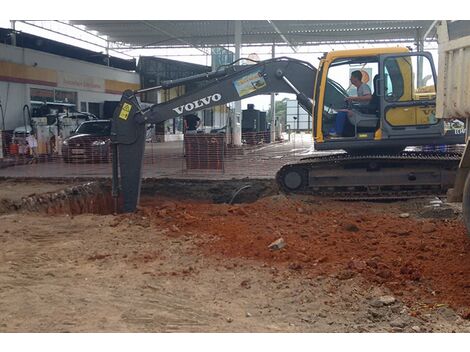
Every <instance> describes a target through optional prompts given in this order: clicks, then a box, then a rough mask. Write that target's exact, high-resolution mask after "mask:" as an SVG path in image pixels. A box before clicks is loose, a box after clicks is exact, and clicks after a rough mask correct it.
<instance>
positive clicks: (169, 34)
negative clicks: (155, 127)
mask: <svg viewBox="0 0 470 352" xmlns="http://www.w3.org/2000/svg"><path fill="white" fill-rule="evenodd" d="M142 23H144V24H145V25H146V26H148V27H150V28H152V29H154V30H156V31H158V32H160V33H163V34H165V35H167V36H169V37H172V38H173V39H176V40H177V41H179V42H181V43H184V44H186V45H189V46H191V47H193V48H195V49H197V50H199V51H202V52H203V53H204V54H206V55H209V53H208V52H207V51H205V50H203V49H201V48H199V47H197V46H196V45H193V44H192V43H190V42H187V41H186V40H183V39H181V38H178V37H177V36H174V35H173V34H171V33H169V32H167V31H165V30H164V29H161V28H158V27H157V26H155V25H154V24H152V23H149V22H148V21H142Z"/></svg>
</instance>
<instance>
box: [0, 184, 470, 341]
mask: <svg viewBox="0 0 470 352" xmlns="http://www.w3.org/2000/svg"><path fill="white" fill-rule="evenodd" d="M0 183H1V184H0V186H1V187H0V189H1V191H0V199H1V201H2V204H9V202H10V203H12V204H13V203H14V202H18V201H19V199H21V198H23V199H24V197H30V198H31V199H33V198H34V197H36V200H37V199H43V198H41V194H43V193H54V192H59V191H60V190H61V189H63V188H64V187H68V186H70V184H67V185H65V184H57V183H50V182H46V181H43V182H40V181H35V182H21V183H20V182H15V181H14V180H7V181H5V180H4V181H1V182H0ZM215 187H216V186H215ZM246 192H249V190H246ZM242 193H243V192H242ZM169 194H171V190H168V192H167V193H166V194H164V195H163V194H160V195H158V194H156V195H152V196H146V197H143V199H142V202H141V207H140V209H139V211H138V212H137V213H135V214H126V215H124V214H121V215H112V214H109V215H98V214H78V212H77V211H73V209H72V208H68V210H67V209H66V208H64V207H63V206H62V207H51V206H50V205H47V204H46V205H43V206H42V208H41V207H40V208H38V209H40V210H38V211H34V212H33V211H30V210H29V211H27V210H24V209H22V208H21V207H18V208H17V210H16V211H13V210H12V208H11V207H6V206H5V207H4V208H1V209H0V213H1V214H0V222H1V224H2V225H1V230H0V246H1V251H0V332H412V333H419V332H470V320H469V318H470V276H469V275H468V273H469V272H470V237H468V236H467V235H466V232H465V229H464V226H463V225H462V222H461V221H460V219H459V214H460V209H459V206H458V205H448V204H445V202H444V203H440V201H439V200H437V199H429V198H428V199H418V200H416V199H415V200H409V201H400V202H389V203H377V202H375V203H370V202H334V201H328V200H324V199H315V198H312V197H305V196H304V197H294V196H285V195H282V194H276V192H274V191H270V192H267V194H265V195H264V196H263V197H261V198H260V199H258V200H257V201H255V202H251V203H242V204H232V205H231V204H226V203H219V204H216V203H214V202H212V201H208V200H204V199H202V198H203V197H201V199H198V200H194V199H184V197H183V196H182V194H184V192H175V194H178V196H177V197H175V196H174V197H169V196H168V195H169ZM207 199H210V197H209V196H208V197H207ZM240 199H241V198H240ZM38 202H39V203H41V202H44V201H38ZM41 204H42V203H41ZM41 204H39V205H41ZM103 213H106V211H103ZM280 239H282V240H280ZM275 241H278V242H277V244H275V245H272V246H271V248H268V247H269V246H270V244H272V243H273V242H275Z"/></svg>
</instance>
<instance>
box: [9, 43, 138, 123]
mask: <svg viewBox="0 0 470 352" xmlns="http://www.w3.org/2000/svg"><path fill="white" fill-rule="evenodd" d="M0 60H2V61H8V62H13V63H16V64H23V65H27V66H31V67H38V68H46V69H51V70H55V71H58V72H64V73H66V74H72V75H77V76H87V77H93V78H96V79H98V80H106V79H108V80H115V81H121V82H127V83H133V84H140V78H139V75H138V74H137V73H136V72H129V71H125V70H120V69H116V68H112V67H106V66H102V65H96V64H92V63H88V62H83V61H80V60H76V59H70V58H66V57H62V56H58V55H53V54H48V53H43V52H39V51H35V50H30V49H24V48H18V47H14V46H11V45H4V44H0ZM30 88H44V89H60V90H66V91H73V92H77V99H78V101H77V110H80V103H81V102H87V103H89V102H92V103H103V102H104V101H105V100H120V98H121V95H120V94H109V93H106V92H98V91H91V90H84V89H71V88H64V87H61V86H57V87H50V86H42V85H36V84H23V83H12V82H6V81H0V103H1V104H2V106H3V110H4V112H5V129H6V130H11V129H14V128H15V127H18V126H20V125H22V124H23V111H22V109H23V106H24V105H25V104H28V105H29V102H30ZM1 128H2V125H1V121H0V129H1Z"/></svg>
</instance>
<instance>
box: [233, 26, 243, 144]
mask: <svg viewBox="0 0 470 352" xmlns="http://www.w3.org/2000/svg"><path fill="white" fill-rule="evenodd" d="M241 47H242V21H241V20H236V21H235V60H238V59H240V57H241ZM231 125H232V144H233V145H235V146H241V145H242V102H241V101H240V100H238V101H236V102H235V114H234V115H233V116H232V121H231Z"/></svg>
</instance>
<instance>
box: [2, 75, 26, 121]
mask: <svg viewBox="0 0 470 352" xmlns="http://www.w3.org/2000/svg"><path fill="white" fill-rule="evenodd" d="M26 86H27V85H26V84H19V83H12V82H2V81H0V103H1V104H2V107H3V112H4V114H5V130H12V129H14V128H15V127H18V126H19V125H20V124H22V123H23V122H22V121H23V113H22V108H23V106H24V105H25V104H26V103H28V101H29V99H27V96H28V95H29V89H27V87H26ZM2 127H3V126H2V125H1V121H0V129H1V128H2Z"/></svg>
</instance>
